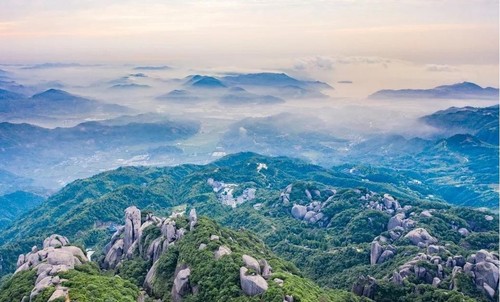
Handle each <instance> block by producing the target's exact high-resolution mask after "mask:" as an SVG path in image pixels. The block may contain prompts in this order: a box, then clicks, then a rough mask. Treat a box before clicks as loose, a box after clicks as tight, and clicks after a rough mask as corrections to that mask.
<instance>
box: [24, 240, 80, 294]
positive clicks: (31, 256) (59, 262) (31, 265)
mask: <svg viewBox="0 0 500 302" xmlns="http://www.w3.org/2000/svg"><path fill="white" fill-rule="evenodd" d="M43 246H44V248H43V249H42V250H39V249H38V248H37V247H36V246H35V247H33V248H32V249H31V252H29V253H28V254H26V255H20V256H19V257H18V261H17V270H16V272H15V273H14V274H16V273H18V272H20V271H24V270H29V269H34V270H36V274H37V278H36V281H35V287H34V288H33V290H32V291H31V294H30V300H34V298H35V297H36V296H37V295H38V294H39V293H41V292H42V291H43V290H44V289H45V288H47V287H50V286H54V287H55V291H54V293H53V294H52V295H51V297H50V298H49V300H48V301H53V300H55V299H58V298H63V299H66V298H67V296H68V289H67V288H65V287H63V286H61V279H60V278H59V277H58V276H56V275H57V274H58V273H60V272H65V271H68V270H70V269H73V268H74V267H75V266H76V265H80V264H83V263H85V262H87V261H88V260H87V257H86V256H85V253H84V252H83V251H82V250H81V249H80V248H78V247H75V246H69V240H68V239H67V238H66V237H64V236H61V235H51V236H49V237H47V238H46V239H45V240H44V242H43Z"/></svg>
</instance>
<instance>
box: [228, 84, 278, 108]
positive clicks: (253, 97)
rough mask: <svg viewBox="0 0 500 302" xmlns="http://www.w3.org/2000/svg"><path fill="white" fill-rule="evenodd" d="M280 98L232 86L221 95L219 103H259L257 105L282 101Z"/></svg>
mask: <svg viewBox="0 0 500 302" xmlns="http://www.w3.org/2000/svg"><path fill="white" fill-rule="evenodd" d="M284 102H285V101H284V100H283V99H282V98H279V97H275V96H272V95H259V94H255V93H251V92H248V91H246V90H245V89H243V88H240V87H233V88H231V89H229V93H227V94H225V95H223V96H221V98H220V103H221V104H229V105H245V104H259V105H270V104H279V103H284Z"/></svg>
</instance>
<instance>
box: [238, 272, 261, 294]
mask: <svg viewBox="0 0 500 302" xmlns="http://www.w3.org/2000/svg"><path fill="white" fill-rule="evenodd" d="M247 272H248V269H247V268H246V267H241V268H240V283H241V289H242V290H243V292H244V293H245V294H246V295H248V296H255V295H260V294H262V293H264V292H265V291H266V290H267V288H268V285H267V281H266V279H264V278H263V277H262V276H261V275H258V274H257V275H247Z"/></svg>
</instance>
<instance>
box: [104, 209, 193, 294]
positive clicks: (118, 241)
mask: <svg viewBox="0 0 500 302" xmlns="http://www.w3.org/2000/svg"><path fill="white" fill-rule="evenodd" d="M178 215H181V214H174V215H172V216H170V217H168V218H164V217H157V216H154V215H152V214H148V215H147V216H146V217H145V218H144V221H142V218H141V217H142V216H141V211H140V210H139V209H138V208H137V207H135V206H131V207H128V208H127V209H125V225H123V226H120V227H118V228H117V231H116V232H115V233H114V234H113V236H112V238H111V241H110V242H109V243H108V245H106V247H105V253H106V257H105V258H104V260H103V262H102V264H101V266H102V268H104V269H114V268H117V267H119V266H120V265H121V263H122V261H123V260H125V259H130V258H132V257H134V256H140V257H142V258H143V259H145V260H149V261H151V262H152V263H153V265H152V266H151V268H150V269H149V271H148V273H147V275H146V278H145V280H144V285H143V287H144V289H145V290H146V291H147V292H149V293H151V292H152V291H153V281H154V279H155V277H156V270H157V267H158V264H159V262H158V259H159V258H160V256H161V255H162V254H163V253H165V252H166V251H167V250H168V248H169V247H171V246H172V245H174V244H175V242H176V241H177V240H179V239H181V238H182V237H183V236H184V235H185V234H186V232H188V230H186V229H184V228H182V227H181V228H178V227H177V226H176V223H175V221H174V219H175V218H176V217H177V216H178ZM197 222H198V216H197V214H196V210H195V209H191V211H190V212H189V230H193V229H194V228H195V226H196V224H197ZM150 226H155V227H157V228H158V229H159V230H160V236H155V235H152V234H146V235H145V233H144V230H146V228H148V227H150ZM150 236H155V237H154V238H150ZM146 243H147V244H146ZM189 275H190V270H189V268H187V267H184V268H178V270H177V271H176V273H175V282H174V286H173V287H172V299H173V301H180V299H181V297H182V296H183V295H185V294H186V290H187V289H186V284H189V282H188V281H189Z"/></svg>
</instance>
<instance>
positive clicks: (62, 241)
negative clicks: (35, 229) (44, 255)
mask: <svg viewBox="0 0 500 302" xmlns="http://www.w3.org/2000/svg"><path fill="white" fill-rule="evenodd" d="M68 244H69V240H68V238H66V237H64V236H61V235H57V234H53V235H50V236H49V237H47V238H45V240H44V241H43V248H44V249H45V248H48V247H61V246H65V245H68Z"/></svg>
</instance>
